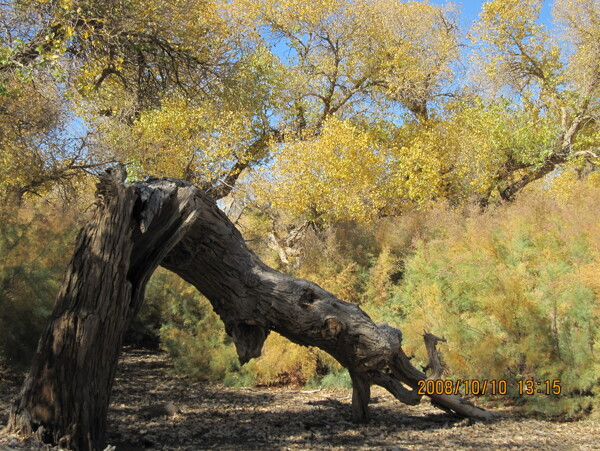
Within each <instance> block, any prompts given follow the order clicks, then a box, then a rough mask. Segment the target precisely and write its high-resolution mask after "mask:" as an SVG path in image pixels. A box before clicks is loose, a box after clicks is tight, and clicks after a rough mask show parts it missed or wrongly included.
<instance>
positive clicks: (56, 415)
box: [9, 170, 492, 450]
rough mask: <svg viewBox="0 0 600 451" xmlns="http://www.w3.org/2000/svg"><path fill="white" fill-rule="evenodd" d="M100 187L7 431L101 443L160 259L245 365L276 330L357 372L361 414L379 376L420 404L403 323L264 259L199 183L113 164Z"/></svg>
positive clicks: (457, 407) (440, 399)
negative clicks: (123, 352) (124, 351)
mask: <svg viewBox="0 0 600 451" xmlns="http://www.w3.org/2000/svg"><path fill="white" fill-rule="evenodd" d="M98 194H99V207H98V210H97V211H96V213H95V216H94V218H93V220H92V221H91V222H90V223H89V224H88V225H87V226H86V227H85V228H84V229H83V230H82V232H81V233H80V236H79V238H78V242H77V245H76V249H75V253H74V256H73V258H72V261H71V263H70V265H69V268H68V271H67V274H66V276H65V280H64V283H63V285H62V288H61V290H60V293H59V295H58V298H57V301H56V305H55V308H54V312H53V313H52V317H51V320H50V323H49V325H48V327H47V329H46V330H45V332H44V334H43V336H42V338H41V340H40V344H39V347H38V351H37V353H36V356H35V359H34V362H33V365H32V368H31V371H30V373H29V375H28V377H27V378H26V381H25V384H24V387H23V390H22V392H21V394H20V396H19V399H18V400H17V401H16V402H15V404H14V406H13V409H12V411H11V413H10V418H9V429H10V430H12V431H20V432H22V433H25V434H37V435H38V436H39V437H40V438H42V439H44V440H45V441H49V442H53V443H60V444H62V445H64V446H69V447H71V448H74V449H82V450H83V449H85V450H94V449H102V446H103V444H104V437H105V429H106V413H107V409H108V404H109V397H110V390H111V386H112V380H113V377H114V373H115V369H116V364H117V358H118V351H119V347H120V344H121V341H122V337H123V334H124V332H125V329H126V327H127V324H128V322H129V321H130V319H131V318H132V317H133V315H135V313H136V312H137V311H138V310H139V308H140V306H141V303H142V301H143V295H144V288H145V285H146V282H147V281H148V279H149V277H150V275H151V274H152V272H153V271H154V269H155V268H156V266H157V265H158V264H161V265H162V266H164V267H165V268H167V269H170V270H171V271H173V272H175V273H177V274H178V275H180V276H181V277H182V278H184V279H185V280H187V281H188V282H190V283H191V284H193V285H194V286H195V287H196V288H197V289H198V290H199V291H200V292H202V293H203V294H204V295H205V296H206V297H207V298H208V299H209V300H210V302H211V303H212V305H213V307H214V309H215V311H216V312H217V313H218V314H219V316H220V317H221V319H222V320H223V322H224V324H225V328H226V330H227V332H228V334H229V335H231V336H232V337H233V340H234V342H235V346H236V349H237V352H238V355H239V359H240V361H241V362H242V363H244V362H247V361H248V360H250V359H251V358H253V357H258V356H259V355H260V353H261V349H262V346H263V343H264V341H265V339H266V337H267V335H268V333H269V332H270V331H271V330H273V331H276V332H278V333H280V334H281V335H283V336H285V337H287V338H288V339H290V340H292V341H294V342H296V343H299V344H302V345H307V346H317V347H319V348H321V349H323V350H325V351H326V352H328V353H330V354H331V355H332V356H334V357H335V358H336V359H337V360H338V361H339V362H340V363H341V364H342V365H344V366H345V367H347V368H348V369H349V370H350V374H351V376H352V381H353V384H354V394H353V407H352V411H353V417H354V419H355V421H357V422H365V421H368V419H369V413H368V402H369V394H370V385H371V384H378V385H381V386H383V387H384V388H386V389H388V390H389V391H390V393H392V394H393V395H394V396H396V397H397V398H398V399H400V400H401V401H402V402H406V403H408V404H415V403H418V402H419V400H420V398H421V396H420V395H418V394H417V392H416V388H417V387H418V383H419V381H421V380H424V379H426V377H427V376H426V375H425V374H424V373H423V372H421V371H419V370H417V369H416V368H414V367H413V366H412V365H411V363H410V361H409V359H408V358H407V356H406V355H405V354H404V352H403V351H402V348H401V346H400V345H401V340H402V336H401V334H400V331H398V330H397V329H394V328H392V327H390V326H388V325H387V324H385V323H379V324H375V323H374V322H373V321H372V320H371V319H370V318H369V316H368V315H367V314H366V313H365V312H363V311H362V310H361V309H360V308H359V307H358V306H357V305H355V304H351V303H348V302H344V301H342V300H340V299H338V298H336V297H335V296H334V295H333V294H331V293H329V292H327V291H325V290H323V289H322V288H321V287H319V286H318V285H316V284H314V283H312V282H309V281H306V280H303V279H296V278H293V277H290V276H287V275H285V274H282V273H279V272H277V271H275V270H273V269H271V268H269V267H267V266H266V265H265V264H264V263H262V262H261V261H260V259H259V258H258V257H257V256H256V255H255V254H254V253H253V252H252V251H250V250H249V249H248V247H247V246H246V244H245V242H244V240H243V238H242V236H241V234H240V233H239V231H238V230H237V229H236V228H235V226H234V225H233V224H232V223H231V222H230V221H229V220H228V219H227V217H226V216H225V214H224V213H223V212H222V211H221V210H219V208H218V207H217V205H216V204H215V202H214V201H213V200H212V199H211V198H209V197H208V196H207V195H206V194H205V193H204V192H202V191H201V190H199V189H196V188H194V187H192V186H190V185H189V184H187V183H185V182H183V181H180V180H175V179H150V180H147V181H145V182H138V183H134V184H130V183H125V182H124V175H123V174H120V173H119V170H114V171H113V172H112V173H110V174H107V175H105V176H103V177H102V179H101V182H100V183H99V184H98ZM432 349H433V351H435V341H434V342H433V347H432ZM432 359H433V360H435V352H434V354H432ZM406 386H407V387H406ZM433 398H434V400H435V402H436V404H438V405H440V406H441V407H442V408H444V409H446V410H450V411H453V412H455V413H458V414H460V415H464V416H469V417H472V418H477V419H489V418H491V417H492V414H491V413H489V412H486V411H484V410H482V409H479V408H477V407H475V406H473V405H471V404H469V403H467V402H465V401H464V400H462V399H461V398H459V397H458V396H433Z"/></svg>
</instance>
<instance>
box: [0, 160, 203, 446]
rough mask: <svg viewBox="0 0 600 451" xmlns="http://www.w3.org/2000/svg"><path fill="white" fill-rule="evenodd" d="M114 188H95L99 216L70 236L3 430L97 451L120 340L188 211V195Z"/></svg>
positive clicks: (116, 179) (113, 176)
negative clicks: (70, 249) (64, 264)
mask: <svg viewBox="0 0 600 451" xmlns="http://www.w3.org/2000/svg"><path fill="white" fill-rule="evenodd" d="M122 180H124V176H123V174H119V171H118V170H117V169H115V170H113V171H112V172H111V173H109V174H106V175H105V176H103V177H102V179H101V181H100V183H99V184H98V196H99V208H98V210H97V211H96V214H95V216H94V218H93V220H92V221H91V222H90V223H89V224H88V225H87V226H86V227H84V229H83V230H82V231H81V232H80V234H79V237H78V239H77V244H76V248H75V252H74V255H73V257H72V259H71V262H70V264H69V266H68V269H67V272H66V275H65V279H64V282H63V284H62V287H61V289H60V292H59V294H58V296H57V300H56V304H55V306H54V310H53V312H52V316H51V318H50V321H49V324H48V326H47V327H46V329H45V331H44V332H43V334H42V337H41V339H40V342H39V345H38V349H37V352H36V354H35V357H34V360H33V364H32V367H31V370H30V373H29V375H28V376H27V378H26V380H25V383H24V386H23V389H22V390H21V393H20V395H19V398H18V400H17V401H16V402H15V404H14V405H13V407H12V409H11V413H10V416H9V423H8V429H9V430H12V431H15V432H20V433H23V434H33V435H36V436H37V437H38V438H40V439H42V440H43V441H46V442H50V443H55V444H60V445H61V446H63V447H67V448H74V449H88V450H93V449H103V444H104V441H105V430H106V414H107V409H108V404H109V397H110V390H111V387H112V382H113V378H114V374H115V370H116V367H117V358H118V353H119V349H120V346H121V342H122V339H123V334H124V333H125V330H126V328H127V325H128V323H129V321H130V319H131V318H132V317H133V315H135V313H136V312H137V311H138V309H139V308H140V306H141V304H142V301H143V298H144V288H145V285H146V282H147V280H148V278H149V277H150V275H151V274H152V272H153V271H154V270H155V269H156V267H157V266H158V264H159V262H160V261H161V260H162V258H163V256H164V255H165V253H166V252H167V251H168V250H169V249H170V247H171V246H172V245H173V244H174V243H175V242H177V240H178V239H179V238H180V237H181V234H183V233H184V232H185V230H186V226H187V225H189V224H191V222H192V221H193V218H194V216H195V214H196V211H197V209H196V208H195V205H193V201H194V199H195V198H194V196H193V195H192V188H189V187H188V188H181V187H176V186H175V185H173V184H163V185H161V188H160V189H153V190H149V191H145V190H144V189H143V187H135V186H133V185H130V184H124V183H123V182H122ZM157 205H158V206H159V207H158V208H157V207H156V206H157ZM153 216H154V217H153ZM186 221H189V222H186ZM142 229H145V233H142Z"/></svg>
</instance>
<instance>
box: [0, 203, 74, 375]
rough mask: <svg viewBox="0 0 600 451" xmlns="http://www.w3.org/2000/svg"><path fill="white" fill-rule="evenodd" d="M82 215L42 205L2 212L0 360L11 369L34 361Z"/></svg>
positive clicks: (5, 209)
mask: <svg viewBox="0 0 600 451" xmlns="http://www.w3.org/2000/svg"><path fill="white" fill-rule="evenodd" d="M76 216H77V215H76V214H75V213H74V212H73V211H72V210H69V209H66V208H60V207H56V206H53V205H51V204H50V203H43V204H42V203H41V202H40V203H28V204H26V205H24V206H22V207H21V208H9V207H6V206H5V207H4V209H3V210H2V211H1V212H0V255H2V259H0V359H2V360H3V361H4V362H5V363H7V364H9V365H11V366H14V367H17V368H23V367H26V366H27V365H29V363H30V362H31V359H32V357H33V354H34V352H35V349H36V347H37V343H38V340H39V338H40V335H41V332H42V330H43V328H44V326H45V325H46V321H47V319H48V317H49V315H50V312H51V311H52V306H53V305H54V300H55V298H56V294H57V292H58V289H59V287H60V282H61V281H62V278H63V273H64V271H65V267H66V265H67V263H68V259H69V257H70V256H71V254H72V251H73V243H74V241H75V233H76V230H77V228H78V224H77V221H76Z"/></svg>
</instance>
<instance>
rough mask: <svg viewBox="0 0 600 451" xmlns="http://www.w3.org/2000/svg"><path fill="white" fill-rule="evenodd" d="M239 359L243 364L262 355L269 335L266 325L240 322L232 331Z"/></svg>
mask: <svg viewBox="0 0 600 451" xmlns="http://www.w3.org/2000/svg"><path fill="white" fill-rule="evenodd" d="M231 334H232V337H233V342H234V343H235V349H236V351H237V354H238V359H239V361H240V363H241V364H242V365H243V364H244V363H246V362H248V361H250V359H253V358H255V357H260V354H261V352H262V347H263V344H264V343H265V340H266V339H267V335H269V331H268V330H266V329H265V328H264V327H260V326H255V325H252V324H247V323H238V324H236V325H234V326H233V328H232V331H231Z"/></svg>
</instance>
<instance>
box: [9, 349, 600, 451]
mask: <svg viewBox="0 0 600 451" xmlns="http://www.w3.org/2000/svg"><path fill="white" fill-rule="evenodd" d="M169 369H170V364H169V362H168V361H167V359H166V356H165V354H161V353H152V352H147V351H140V350H128V351H126V352H124V353H123V356H122V359H121V363H120V365H119V371H118V374H117V378H116V380H115V386H114V390H113V402H112V404H111V408H110V412H109V417H108V443H109V444H110V445H113V446H116V450H117V451H138V450H140V451H141V450H190V451H191V450H194V451H195V450H204V449H219V450H271V449H272V450H287V449H290V450H322V449H326V450H346V449H353V450H363V449H364V450H367V449H369V450H370V449H381V450H394V451H399V450H431V449H478V450H480V449H552V450H594V449H597V450H600V424H599V423H597V422H593V421H591V420H584V421H578V422H553V421H543V420H538V419H532V418H526V417H522V416H520V415H519V414H518V412H516V411H512V410H503V411H502V414H503V415H502V418H501V419H499V420H497V421H495V422H492V423H473V422H471V421H469V420H465V419H460V418H455V417H453V416H451V415H449V414H446V413H444V412H441V411H439V410H437V409H435V408H433V407H432V406H431V405H430V404H429V402H427V401H424V402H423V403H422V404H421V405H419V406H415V407H411V406H405V405H403V404H400V403H399V402H397V401H396V400H395V399H394V398H393V397H392V396H391V395H389V394H387V392H385V391H384V390H381V389H378V388H374V390H373V404H372V406H371V414H372V421H371V423H370V424H368V425H354V424H352V423H351V421H350V417H351V409H350V404H351V393H350V391H347V390H319V391H306V390H291V389H289V388H273V389H250V388H246V389H244V388H242V389H233V388H227V387H224V386H222V385H218V384H206V383H196V382H192V381H190V380H189V379H186V378H182V377H174V376H171V375H169V374H168V370H169ZM0 377H1V380H0V425H2V426H4V425H5V424H6V421H7V417H8V407H9V403H10V401H11V400H12V399H13V398H14V397H15V396H16V394H17V393H18V390H19V386H20V384H21V382H22V375H14V374H11V373H8V372H2V371H0ZM168 402H172V403H173V406H174V408H175V409H174V410H176V412H175V413H173V414H172V415H168V416H167V415H162V416H154V412H152V409H148V408H147V406H160V405H162V404H163V403H168ZM25 449H30V450H36V451H40V450H51V449H53V448H50V447H49V446H46V445H42V444H41V443H39V442H35V441H33V440H31V439H29V440H27V441H21V440H20V439H19V438H18V437H14V436H9V435H6V434H4V433H2V432H0V451H8V450H11V451H12V450H25ZM54 449H57V448H54Z"/></svg>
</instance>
